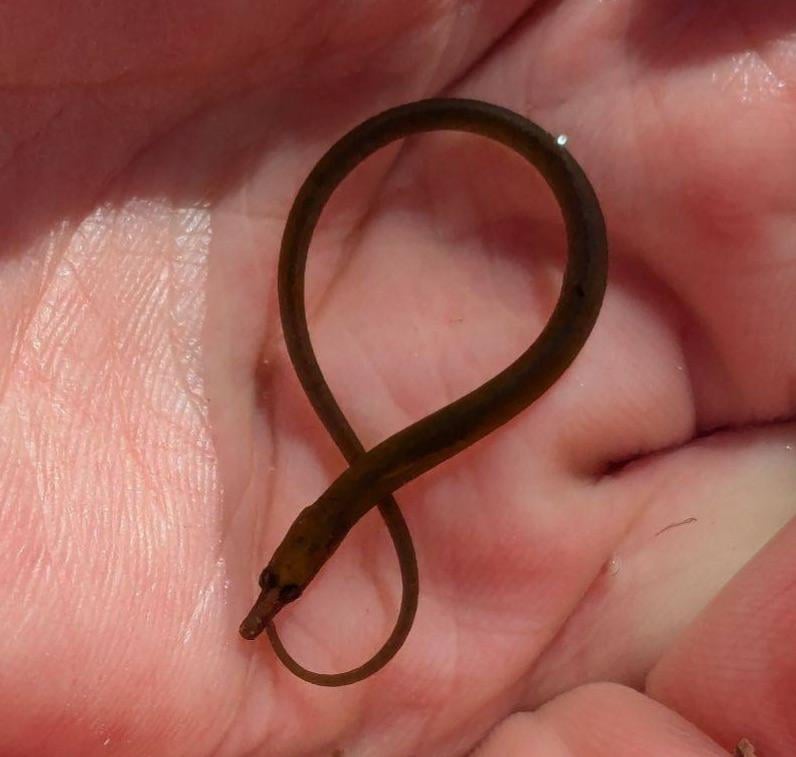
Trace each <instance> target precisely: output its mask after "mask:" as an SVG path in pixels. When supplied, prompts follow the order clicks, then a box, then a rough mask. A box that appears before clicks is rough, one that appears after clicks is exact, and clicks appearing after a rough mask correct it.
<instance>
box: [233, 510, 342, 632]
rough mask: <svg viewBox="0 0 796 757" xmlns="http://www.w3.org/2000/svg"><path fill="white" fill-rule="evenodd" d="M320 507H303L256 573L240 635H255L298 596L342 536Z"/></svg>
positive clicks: (332, 520)
mask: <svg viewBox="0 0 796 757" xmlns="http://www.w3.org/2000/svg"><path fill="white" fill-rule="evenodd" d="M338 531H339V529H338V528H336V524H335V523H334V519H333V518H332V519H330V517H329V515H328V513H326V512H324V510H323V508H319V507H312V506H311V507H308V508H305V509H304V510H303V511H302V512H301V513H300V514H299V516H298V517H297V518H296V520H295V521H294V522H293V525H291V527H290V528H289V529H288V532H287V533H286V534H285V537H284V538H283V539H282V543H281V544H280V545H279V546H278V547H277V548H276V551H275V552H274V554H273V557H272V558H271V561H270V562H269V563H268V565H267V566H266V568H265V570H263V572H262V573H261V574H260V596H259V597H258V598H257V601H256V602H255V603H254V606H253V607H252V609H251V610H250V611H249V614H248V615H247V616H246V618H245V619H244V621H243V623H241V625H240V635H241V636H243V638H244V639H254V638H256V637H257V636H259V635H260V634H261V633H262V632H263V631H264V630H265V628H266V626H268V624H269V623H270V622H271V621H272V620H273V618H274V616H275V615H276V614H277V613H278V612H279V611H280V610H281V609H282V608H283V607H284V606H285V605H287V604H289V603H290V602H293V601H295V600H296V599H298V598H299V597H300V596H301V593H302V591H304V588H305V587H306V586H307V584H309V582H310V581H311V580H312V579H313V577H314V576H315V574H316V573H317V572H318V571H319V570H320V569H321V567H322V566H323V564H324V563H325V562H326V560H328V559H329V557H330V556H331V554H332V552H333V551H334V550H335V548H336V547H337V545H338V544H339V542H340V539H341V538H342V536H341V535H340V533H339V532H338Z"/></svg>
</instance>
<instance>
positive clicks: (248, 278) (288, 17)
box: [0, 0, 796, 757]
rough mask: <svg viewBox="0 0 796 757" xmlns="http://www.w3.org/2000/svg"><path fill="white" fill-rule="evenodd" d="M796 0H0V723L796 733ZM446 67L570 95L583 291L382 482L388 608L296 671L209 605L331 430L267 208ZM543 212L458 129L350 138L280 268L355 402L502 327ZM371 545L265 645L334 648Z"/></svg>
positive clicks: (497, 359)
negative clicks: (543, 387)
mask: <svg viewBox="0 0 796 757" xmlns="http://www.w3.org/2000/svg"><path fill="white" fill-rule="evenodd" d="M267 6H271V7H272V8H273V10H268V9H267ZM698 6H699V7H702V6H704V8H705V10H701V11H695V10H694V8H696V7H698ZM795 30H796V9H795V6H794V4H793V3H792V2H790V0H773V1H772V2H769V3H768V4H767V11H766V13H765V14H760V13H759V11H758V10H755V8H754V7H753V4H752V5H750V4H748V3H745V2H742V1H741V0H735V1H732V2H726V3H720V4H718V5H716V4H711V3H707V4H695V3H693V2H691V0H670V2H666V3H662V4H661V3H641V2H631V1H630V0H617V1H616V2H610V3H586V4H584V3H578V2H574V0H569V1H567V2H561V3H558V4H545V5H544V6H539V7H538V8H530V9H529V8H526V7H525V6H524V5H523V4H522V3H520V2H518V1H516V0H509V1H507V2H500V3H495V2H487V1H486V0H480V1H479V0H476V1H475V2H467V3H464V2H454V1H451V2H411V1H410V2H407V0H403V1H402V2H391V1H390V0H381V1H380V2H376V3H353V4H352V3H337V2H335V1H334V0H330V1H329V2H325V3H312V4H310V3H301V2H294V3H276V2H272V3H268V4H267V5H266V6H264V5H263V4H251V6H249V5H247V4H245V3H244V4H241V3H238V4H233V5H230V4H229V3H227V2H223V3H222V2H219V1H217V0H205V1H204V2H192V3H171V2H167V1H164V2H161V3H155V4H148V5H147V6H146V7H143V6H142V7H140V8H139V7H138V6H137V5H136V4H130V3H125V2H105V3H102V4H99V5H97V4H74V3H60V4H53V3H49V2H45V1H44V0H34V1H33V2H26V3H14V4H11V5H10V6H9V7H7V8H5V9H4V10H3V24H1V25H0V81H1V82H2V90H0V105H1V106H2V107H1V108H0V112H2V114H3V115H2V129H0V229H2V240H3V245H2V257H0V288H1V289H2V291H0V302H2V304H3V308H4V317H3V318H2V319H0V340H2V346H3V354H4V355H5V356H6V357H5V358H4V359H3V361H2V384H1V385H2V390H3V391H2V395H1V399H0V413H1V414H2V416H1V417H0V421H1V423H0V428H2V429H3V433H2V436H1V439H2V441H1V442H0V472H1V477H0V482H1V483H2V493H3V499H2V507H0V561H1V562H0V577H1V578H0V588H1V590H2V601H1V602H0V608H1V609H0V613H1V614H2V615H1V616H0V628H2V631H3V632H2V634H0V754H3V755H8V756H12V757H16V756H17V755H44V754H48V755H49V754H58V755H77V754H79V755H89V756H90V755H95V754H97V755H99V754H102V755H108V754H114V755H141V754H149V755H175V754H180V755H208V754H213V755H244V754H246V755H250V754H257V755H269V756H273V755H276V756H281V755H304V754H309V755H314V754H317V755H328V754H330V753H331V752H332V751H333V750H334V749H337V748H340V749H343V750H345V753H346V754H349V753H350V754H379V755H388V756H389V755H405V754H416V755H456V754H462V753H465V752H466V751H467V750H469V749H471V748H473V747H475V746H476V745H477V744H478V743H479V742H481V746H480V747H479V750H478V752H477V753H478V754H480V755H493V754H494V755H506V754H509V755H510V754H522V755H527V754H544V755H550V756H551V757H557V755H566V756H567V757H570V756H572V755H597V756H598V757H599V755H617V754H643V755H657V754H660V755H666V757H671V755H679V754H683V755H685V754H688V755H714V754H715V755H718V754H726V750H728V749H731V748H732V746H733V745H734V744H735V743H736V742H737V741H738V739H739V738H741V737H742V736H746V737H748V738H749V739H750V740H751V741H752V742H753V743H754V744H755V746H756V747H757V750H758V754H759V755H761V756H762V757H773V756H775V755H786V754H793V753H796V733H794V730H793V723H792V720H790V719H789V718H788V717H787V716H786V713H788V712H790V713H792V712H794V711H796V668H795V667H794V661H793V654H792V650H793V638H792V635H793V628H794V626H796V609H795V608H796V591H795V590H794V586H796V565H795V562H796V561H794V560H793V559H792V556H793V554H794V550H796V527H794V524H793V523H791V525H790V526H787V523H788V521H789V519H791V518H792V516H793V514H794V511H796V500H794V494H793V492H794V489H796V486H795V484H796V424H794V423H793V418H794V407H795V406H796V340H795V339H794V337H793V293H794V291H796V253H794V243H793V239H794V222H795V221H796V205H795V204H794V199H793V198H796V172H794V171H793V166H794V165H796V130H795V129H794V123H796V102H794V94H793V93H794V91H796V90H795V89H794V88H795V87H796V43H794V39H796V38H794V31H795ZM787 39H790V42H788V41H786V40H787ZM442 93H444V94H451V95H462V96H470V97H480V98H482V99H488V100H491V101H494V102H497V103H499V104H502V105H506V106H508V107H511V108H513V109H515V110H519V111H521V112H523V113H525V114H527V115H529V116H530V117H531V118H533V119H534V120H536V121H538V122H539V123H540V124H542V125H544V126H545V127H546V128H548V129H549V130H551V131H553V132H566V134H567V135H568V136H569V140H570V141H569V145H570V147H571V149H572V151H573V154H574V155H575V156H576V157H577V158H578V160H579V161H580V162H581V163H582V165H583V166H584V168H585V170H586V172H587V174H588V175H589V177H590V178H591V180H592V182H593V184H594V185H595V187H596V189H597V192H598V195H599V196H600V199H601V201H602V203H603V207H604V210H605V213H606V218H607V222H608V227H609V238H610V241H611V246H612V269H611V278H610V284H609V290H608V296H607V300H606V304H605V308H604V310H603V313H602V314H601V317H600V320H599V322H598V325H597V328H596V330H595V332H594V334H593V337H592V339H591V340H590V341H589V343H588V344H587V346H586V348H585V349H584V351H583V353H582V355H581V356H580V357H579V359H578V360H577V362H576V364H575V365H574V367H573V368H572V370H570V371H569V372H568V373H567V375H566V376H565V377H564V378H563V379H562V381H561V382H560V383H559V384H558V385H557V386H556V387H554V389H553V390H552V391H551V392H549V394H548V395H546V396H545V397H544V398H543V399H542V400H541V401H540V402H539V403H538V404H537V405H536V406H534V407H533V408H532V409H531V410H529V411H528V412H526V413H524V414H523V415H522V416H521V417H520V418H518V419H517V420H516V421H514V422H513V423H511V424H509V425H508V426H507V427H505V428H503V429H501V430H500V431H499V432H497V433H496V434H495V435H494V436H492V437H490V438H489V439H488V440H485V441H484V442H482V443H480V444H478V445H476V446H475V447H474V448H472V449H470V450H468V451H467V452H466V453H464V454H462V455H461V456H459V457H458V458H456V459H454V460H452V461H450V462H449V463H447V464H445V465H444V466H441V467H440V468H439V469H437V470H435V471H433V472H432V473H430V474H429V475H427V476H425V477H424V478H423V479H422V480H420V481H418V482H416V483H414V484H412V485H410V486H409V487H407V488H406V489H405V490H404V491H401V492H399V493H398V500H399V502H400V503H401V505H402V506H403V508H404V511H405V512H406V515H407V519H408V521H409V525H410V528H411V530H412V533H413V536H414V538H415V540H416V545H417V549H418V557H419V564H420V575H421V601H420V609H419V613H418V617H417V621H416V624H415V627H414V628H413V630H412V633H411V635H410V637H409V639H408V641H407V643H406V646H405V647H404V648H403V649H402V650H401V652H400V653H399V655H398V656H397V657H396V658H395V660H393V662H392V663H391V664H390V665H389V666H388V667H387V668H385V669H384V670H383V671H382V672H381V673H379V674H378V675H377V676H374V677H373V678H371V679H369V680H367V681H365V682H364V683H361V684H358V685H356V686H353V687H348V688H342V689H322V688H318V687H313V686H310V685H307V684H304V683H302V682H301V681H299V680H297V679H296V678H294V677H293V676H291V675H290V674H289V673H288V672H286V671H285V670H284V669H283V668H282V667H281V666H280V665H279V664H278V663H277V662H276V661H275V658H274V655H273V653H272V652H271V650H270V648H269V646H268V644H267V640H266V639H265V638H262V637H261V638H259V639H258V640H256V641H254V642H247V641H244V640H242V639H241V638H240V637H239V635H238V630H237V629H238V625H239V623H240V622H241V620H242V618H243V616H244V614H245V613H246V612H247V610H248V609H249V607H250V606H251V603H252V601H253V600H254V599H255V597H256V594H257V591H258V589H257V576H258V575H259V571H260V570H261V569H262V567H263V565H264V564H265V562H266V561H267V559H268V556H269V555H270V553H271V551H272V550H273V548H274V547H275V546H276V544H277V543H278V540H279V538H280V537H281V535H282V534H283V533H284V531H285V529H286V528H287V526H288V525H289V523H290V521H291V520H292V518H293V517H294V516H295V514H296V513H297V512H298V511H299V510H300V509H301V508H302V507H304V506H305V505H306V504H308V503H309V502H310V501H312V500H313V499H314V498H315V497H316V496H317V495H318V493H319V492H320V491H322V490H323V488H324V487H325V486H326V484H327V483H328V482H329V481H330V480H331V479H332V477H333V476H334V474H336V473H337V472H339V471H340V470H341V468H342V462H341V459H340V457H339V455H338V454H337V453H336V451H335V450H334V448H333V446H332V444H331V442H330V441H329V439H328V438H327V437H326V435H325V434H324V432H323V431H322V429H321V427H320V424H319V423H318V422H317V421H316V419H315V418H314V416H313V414H312V412H311V410H310V409H309V407H308V404H307V402H306V400H305V398H304V396H303V394H302V393H301V391H300V389H299V387H298V384H297V381H296V379H295V377H294V376H293V374H292V372H291V369H290V366H289V364H288V362H287V360H286V357H285V353H284V349H283V346H282V341H281V335H280V327H279V321H278V317H277V313H276V306H275V279H274V277H275V273H276V257H277V250H278V243H279V237H280V234H281V231H282V227H283V223H284V219H285V214H286V211H287V208H288V206H289V203H290V201H291V200H292V196H293V193H294V191H295V190H296V188H297V187H298V185H299V183H300V182H301V180H302V179H303V177H304V176H305V174H306V172H307V171H308V170H309V169H310V168H311V166H312V164H313V163H314V162H315V160H316V159H317V158H318V157H319V156H320V154H321V152H322V151H323V150H324V149H325V148H326V147H327V146H329V145H330V144H331V143H332V141H333V140H334V139H335V138H336V137H338V136H340V135H341V134H342V133H343V132H344V131H345V130H346V129H347V128H349V127H351V126H353V125H354V124H355V123H358V122H359V121H360V120H362V119H363V118H364V117H366V116H368V115H370V114H373V113H375V112H377V111H379V110H382V109H383V108H385V107H387V106H389V105H393V104H396V103H399V102H405V101H409V100H413V99H417V98H419V97H424V96H431V95H437V94H442ZM562 252H563V250H562V242H561V236H560V228H559V225H558V217H557V211H556V208H555V205H554V204H553V202H552V200H551V199H550V197H549V195H548V193H547V191H546V190H545V189H544V187H543V186H542V185H541V182H540V181H539V180H538V179H537V177H535V176H533V175H532V173H531V172H530V171H529V169H528V168H527V167H526V166H524V165H522V164H521V163H520V162H519V161H517V160H515V159H514V158H513V157H512V156H510V155H509V154H508V153H506V152H504V151H501V150H500V149H499V148H497V147H494V146H491V145H489V144H487V143H485V142H483V141H478V140H477V139H475V138H472V137H465V136H458V135H442V136H439V137H430V138H424V139H422V140H416V141H414V142H412V143H410V144H408V145H406V146H405V147H404V148H403V149H402V150H399V149H397V148H392V149H388V150H386V151H385V152H384V153H381V154H380V155H378V156H377V157H375V158H374V159H372V160H371V161H370V162H368V163H367V164H366V165H365V166H363V167H362V169H361V170H360V171H358V172H357V173H356V174H355V175H354V176H352V177H351V180H350V181H349V182H347V183H346V184H345V185H344V186H343V187H342V188H341V191H340V193H339V194H338V195H337V196H336V197H335V198H334V200H333V203H332V205H331V207H330V209H329V213H328V214H327V215H326V216H325V219H324V223H323V225H322V228H321V229H320V231H319V234H318V235H317V237H316V239H315V244H314V246H313V251H312V252H311V255H310V277H309V289H310V294H309V312H310V318H311V323H312V332H313V337H314V339H315V344H316V346H317V350H318V354H319V358H320V361H321V365H322V366H323V368H324V370H325V371H326V372H327V375H328V376H329V380H330V383H331V385H332V387H333V388H334V389H335V391H336V392H337V393H338V396H339V398H340V401H341V403H342V405H343V407H344V408H345V409H346V412H347V413H348V416H349V418H350V419H351V421H352V423H353V425H354V427H355V428H356V429H357V430H358V431H359V432H360V433H361V435H362V438H363V440H364V441H365V443H366V444H372V443H373V442H375V441H377V440H378V439H380V438H383V436H384V435H386V434H388V433H390V432H392V431H395V430H396V429H398V428H401V427H402V426H404V425H405V424H406V423H407V422H409V421H410V420H411V419H414V418H417V417H419V416H420V415H421V414H423V413H425V412H427V411H429V410H431V409H433V408H434V407H437V406H439V405H441V404H443V403H445V402H447V401H449V400H450V399H452V398H453V397H455V396H457V395H459V394H461V393H462V392H463V391H465V390H467V389H469V388H472V387H474V386H476V385H478V384H479V383H480V382H481V381H482V380H484V379H485V378H487V377H489V376H490V375H492V374H493V373H494V372H495V371H496V370H497V369H498V368H500V367H501V366H503V365H505V364H506V362H507V361H508V360H510V359H511V358H512V357H514V356H515V355H516V354H517V353H518V352H519V351H520V350H521V349H522V348H523V347H524V346H525V344H526V343H527V341H528V340H529V339H530V338H531V337H532V336H533V334H534V331H535V330H536V329H538V328H539V327H540V326H541V324H542V322H543V320H544V318H545V317H546V314H547V313H548V312H549V308H550V305H551V302H552V299H553V297H554V294H555V291H556V287H557V284H558V281H557V278H556V277H557V274H558V272H559V271H560V263H561V260H562ZM260 359H261V360H262V365H261V368H260V369H258V370H255V367H256V366H257V364H258V361H259V360H260ZM717 427H722V428H724V429H725V430H724V431H722V432H721V433H718V434H711V430H712V429H716V428H717ZM627 461H630V462H629V464H627V465H618V464H619V463H623V462H627ZM689 518H695V519H696V520H692V521H689V522H687V523H684V524H682V525H680V526H677V527H674V528H669V529H668V530H663V529H665V528H666V527H667V526H669V525H671V524H675V523H680V522H682V521H685V520H687V519H689ZM659 532H660V533H659ZM778 532H779V535H778V536H777V537H776V539H775V540H774V541H771V542H770V543H768V544H767V542H769V540H771V539H772V537H774V536H775V535H776V534H777V533H778ZM736 574H738V575H736ZM397 576H398V573H397V567H396V565H395V560H394V556H393V554H392V551H391V547H390V545H389V542H388V540H387V537H386V534H385V529H384V527H383V525H382V524H381V523H380V522H379V520H378V518H377V517H376V516H375V515H369V516H368V517H367V518H366V519H365V521H364V522H363V523H362V524H361V525H360V526H359V527H358V528H357V529H355V532H354V533H353V534H352V535H351V537H350V538H349V539H348V540H347V541H346V543H345V544H344V546H343V547H342V548H341V550H340V552H339V553H338V554H337V555H336V556H335V559H334V560H333V561H332V562H331V563H330V564H329V565H328V566H327V568H326V569H325V570H324V571H323V572H322V573H321V574H320V575H319V576H318V579H317V580H316V582H315V583H314V584H313V586H312V588H311V589H310V590H308V591H307V592H306V594H305V595H304V596H303V597H302V598H301V600H300V601H298V602H297V603H296V604H295V605H293V606H291V607H290V608H288V609H286V610H284V611H283V612H282V613H280V616H279V627H280V631H281V633H282V635H283V637H284V639H285V642H286V644H287V645H288V647H289V649H290V650H291V652H293V653H294V654H295V655H296V656H297V658H298V659H299V660H300V661H301V662H302V663H303V664H305V665H308V666H310V667H312V668H315V669H319V670H326V671H333V670H343V669H345V668H347V667H352V666H354V665H357V664H359V663H361V662H362V661H363V660H364V659H365V658H366V657H368V656H369V654H370V653H371V652H372V651H373V650H374V648H375V647H376V646H377V645H378V643H379V642H380V641H381V640H382V639H383V638H384V635H385V634H386V633H387V631H388V630H389V627H390V626H391V624H392V622H393V619H394V613H395V611H396V607H397V602H398V594H397V592H398V580H397ZM597 682H602V683H597ZM634 689H636V690H634ZM640 692H643V693H640ZM511 713H520V714H515V715H511ZM490 732H491V733H490ZM488 734H489V736H488V738H487V739H486V740H485V741H481V740H482V739H484V737H485V736H487V735H488ZM633 750H635V751H633ZM722 750H724V751H722Z"/></svg>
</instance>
